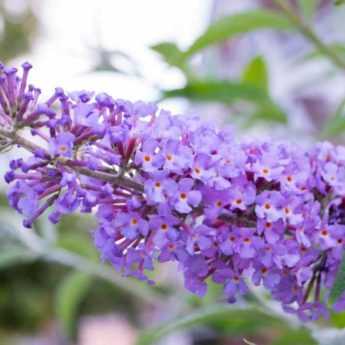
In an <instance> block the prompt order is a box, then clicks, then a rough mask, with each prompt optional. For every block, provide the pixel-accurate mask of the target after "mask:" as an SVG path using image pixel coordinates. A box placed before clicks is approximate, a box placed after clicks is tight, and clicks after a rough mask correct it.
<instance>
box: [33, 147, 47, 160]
mask: <svg viewBox="0 0 345 345" xmlns="http://www.w3.org/2000/svg"><path fill="white" fill-rule="evenodd" d="M34 154H35V157H37V158H42V159H45V158H47V154H46V152H45V151H44V150H43V149H37V150H35V152H34Z"/></svg>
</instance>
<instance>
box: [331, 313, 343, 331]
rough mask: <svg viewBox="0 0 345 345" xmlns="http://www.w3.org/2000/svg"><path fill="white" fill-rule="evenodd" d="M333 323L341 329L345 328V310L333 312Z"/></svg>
mask: <svg viewBox="0 0 345 345" xmlns="http://www.w3.org/2000/svg"><path fill="white" fill-rule="evenodd" d="M331 324H332V326H334V327H335V328H339V329H343V328H345V312H342V313H332V314H331Z"/></svg>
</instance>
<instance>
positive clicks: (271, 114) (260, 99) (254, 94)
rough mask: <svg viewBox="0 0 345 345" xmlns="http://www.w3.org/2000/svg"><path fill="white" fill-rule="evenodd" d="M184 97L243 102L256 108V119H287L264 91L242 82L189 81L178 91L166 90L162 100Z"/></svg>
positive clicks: (275, 120)
mask: <svg viewBox="0 0 345 345" xmlns="http://www.w3.org/2000/svg"><path fill="white" fill-rule="evenodd" d="M172 97H185V98H188V99H189V100H191V101H198V102H220V103H225V104H232V103H233V102H235V101H239V100H245V101H249V102H252V103H254V104H255V105H257V106H258V112H257V114H256V119H258V120H264V121H270V122H280V123H286V121H287V118H286V115H285V114H284V113H283V111H282V110H281V109H280V108H279V106H277V105H276V104H275V103H274V102H273V101H272V100H271V99H270V97H269V95H268V94H267V93H266V92H265V90H263V89H261V88H259V87H257V86H255V85H251V84H249V83H244V82H233V81H228V80H199V81H191V82H189V83H188V84H187V85H186V86H185V87H183V88H180V89H174V90H168V91H165V92H164V93H163V98H172Z"/></svg>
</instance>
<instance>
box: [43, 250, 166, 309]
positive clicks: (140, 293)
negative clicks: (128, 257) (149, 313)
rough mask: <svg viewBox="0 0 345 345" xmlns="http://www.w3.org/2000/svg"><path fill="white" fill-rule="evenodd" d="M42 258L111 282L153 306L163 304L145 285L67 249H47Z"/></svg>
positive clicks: (160, 298) (160, 297)
mask: <svg viewBox="0 0 345 345" xmlns="http://www.w3.org/2000/svg"><path fill="white" fill-rule="evenodd" d="M42 258H43V259H45V260H46V261H51V262H55V263H59V264H61V265H64V266H67V267H71V268H74V269H77V270H78V271H80V272H84V273H87V274H90V275H92V276H95V277H99V278H101V279H103V280H106V281H109V282H110V283H112V284H114V285H116V286H117V287H119V288H121V289H122V290H123V291H126V292H127V293H129V294H131V295H133V296H134V297H136V298H138V299H140V300H141V301H143V302H146V303H149V304H152V305H157V303H159V302H160V301H161V302H162V296H160V295H159V294H157V293H156V294H155V293H154V292H153V290H152V289H151V288H149V287H148V286H146V285H144V283H143V284H142V285H141V284H139V283H137V282H135V281H132V280H131V281H128V278H123V277H121V276H119V275H117V274H116V273H115V272H114V270H113V269H112V268H110V267H107V266H100V265H99V264H98V263H94V262H92V261H90V260H89V259H87V258H85V257H82V256H80V255H77V254H75V253H72V252H69V251H67V250H65V249H60V248H48V249H45V250H44V251H43V253H42Z"/></svg>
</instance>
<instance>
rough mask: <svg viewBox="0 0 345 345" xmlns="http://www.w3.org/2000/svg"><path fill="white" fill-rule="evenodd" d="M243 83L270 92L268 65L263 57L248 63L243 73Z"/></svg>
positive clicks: (257, 57)
mask: <svg viewBox="0 0 345 345" xmlns="http://www.w3.org/2000/svg"><path fill="white" fill-rule="evenodd" d="M242 81H243V82H246V83H248V84H251V85H254V86H256V87H258V88H262V89H264V90H266V91H267V90H268V84H269V81H268V71H267V65H266V62H265V59H264V58H263V57H262V56H256V57H255V58H254V59H252V60H251V61H250V62H249V63H248V65H247V66H246V67H245V69H244V71H243V75H242Z"/></svg>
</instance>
